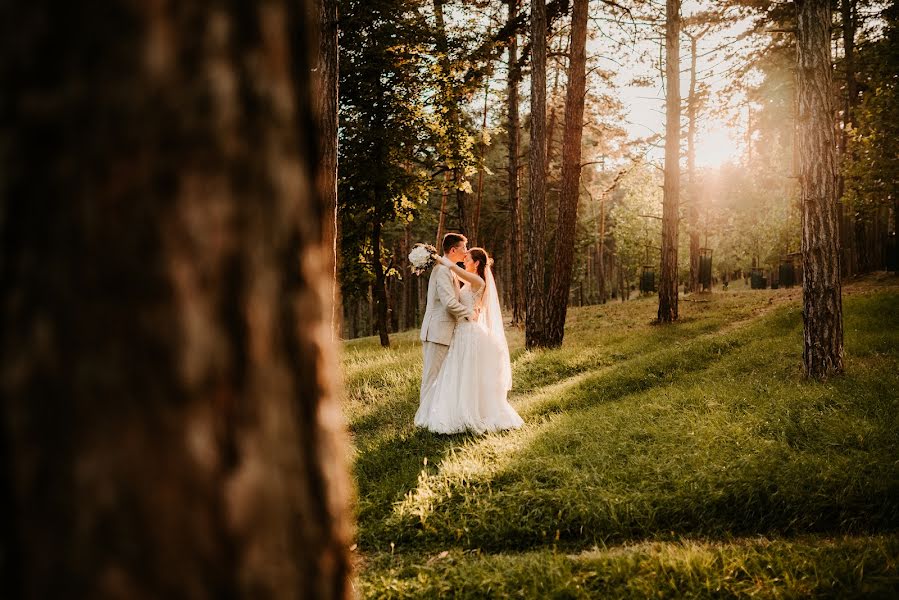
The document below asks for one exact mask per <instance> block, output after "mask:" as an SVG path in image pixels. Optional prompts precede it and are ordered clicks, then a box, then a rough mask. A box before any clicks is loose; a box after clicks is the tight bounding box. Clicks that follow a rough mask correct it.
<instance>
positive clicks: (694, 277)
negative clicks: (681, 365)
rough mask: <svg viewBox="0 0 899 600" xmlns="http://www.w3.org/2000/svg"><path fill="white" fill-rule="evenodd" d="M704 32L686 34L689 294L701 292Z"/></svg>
mask: <svg viewBox="0 0 899 600" xmlns="http://www.w3.org/2000/svg"><path fill="white" fill-rule="evenodd" d="M704 33H705V32H701V33H699V34H697V35H690V34H689V33H688V34H687V35H688V36H689V38H690V95H689V96H688V99H687V118H688V126H687V176H688V177H689V178H690V182H689V184H688V186H687V189H688V190H689V194H688V198H689V202H690V205H689V207H688V219H687V221H688V224H689V229H690V283H689V285H688V289H689V290H690V292H699V291H701V290H702V288H701V287H700V284H699V194H698V193H697V190H698V183H697V181H696V116H697V112H698V109H699V107H698V106H697V105H698V102H699V98H698V96H697V94H696V47H697V45H698V42H699V39H700V38H701V37H702V35H703V34H704Z"/></svg>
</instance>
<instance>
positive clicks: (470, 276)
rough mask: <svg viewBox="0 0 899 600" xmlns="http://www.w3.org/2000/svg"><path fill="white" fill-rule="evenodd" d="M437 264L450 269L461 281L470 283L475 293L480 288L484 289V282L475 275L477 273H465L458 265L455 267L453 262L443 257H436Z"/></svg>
mask: <svg viewBox="0 0 899 600" xmlns="http://www.w3.org/2000/svg"><path fill="white" fill-rule="evenodd" d="M437 262H439V263H440V264H442V265H446V266H447V267H449V269H450V270H451V271H452V272H453V273H455V274H456V276H458V277H459V279H461V280H463V281H467V282H468V283H470V284H471V287H472V288H473V289H474V290H475V291H478V290H479V289H481V288H482V287H484V280H483V279H481V278H480V277H479V276H478V275H477V273H469V272H468V271H466V270H465V269H462V268H460V267H459V265H457V264H456V263H454V262H453V261H451V260H450V259H448V258H447V257H445V256H438V257H437Z"/></svg>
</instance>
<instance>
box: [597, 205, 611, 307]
mask: <svg viewBox="0 0 899 600" xmlns="http://www.w3.org/2000/svg"><path fill="white" fill-rule="evenodd" d="M596 258H597V262H598V263H599V264H598V265H597V272H598V273H599V301H600V302H601V303H602V304H605V303H606V298H607V296H608V292H607V291H606V195H605V194H603V195H602V196H600V197H599V248H598V252H597V257H596Z"/></svg>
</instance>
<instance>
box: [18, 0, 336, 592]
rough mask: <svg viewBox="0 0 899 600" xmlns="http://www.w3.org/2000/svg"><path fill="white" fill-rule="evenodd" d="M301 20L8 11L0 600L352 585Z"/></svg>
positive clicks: (229, 13) (117, 7) (281, 15)
mask: <svg viewBox="0 0 899 600" xmlns="http://www.w3.org/2000/svg"><path fill="white" fill-rule="evenodd" d="M311 15H314V12H313V11H312V7H311V6H310V5H309V4H308V2H283V1H272V2H266V3H262V4H258V5H257V4H239V3H233V4H232V3H225V2H221V3H220V2H216V3H211V4H204V5H197V4H195V3H168V4H166V3H132V2H111V3H105V4H103V5H102V7H101V6H100V5H93V4H91V5H83V4H78V3H68V4H67V3H63V4H59V3H57V2H49V1H46V0H40V1H35V2H31V3H18V4H10V3H5V4H4V5H3V7H2V8H0V23H2V25H0V30H2V35H0V47H2V53H0V57H2V58H0V85H2V89H3V90H4V94H3V98H2V101H0V102H2V104H0V142H2V148H3V150H4V154H3V156H2V163H0V164H2V168H0V173H2V174H3V181H2V183H3V189H2V191H0V227H2V236H0V239H2V244H3V248H2V253H0V257H2V263H0V286H2V298H3V309H2V310H3V313H2V318H3V328H2V329H3V333H2V350H0V351H2V369H3V370H2V376H0V386H2V398H3V400H2V405H0V468H2V471H0V515H2V516H0V518H2V526H0V576H2V577H3V592H4V593H3V596H4V597H5V598H57V597H65V598H112V597H116V598H164V597H180V598H210V599H213V598H215V599H218V598H242V597H247V598H249V597H253V598H261V597H266V598H301V597H309V598H345V597H348V596H349V594H350V592H349V584H348V573H349V568H350V564H349V563H350V561H349V554H348V550H347V545H348V542H349V540H350V537H351V529H350V523H349V513H348V509H347V501H348V495H349V485H348V479H347V475H346V471H345V465H344V451H345V448H344V444H343V441H342V439H341V433H340V417H339V414H340V413H339V407H338V406H337V402H336V397H335V385H336V380H335V377H334V366H335V365H334V353H333V348H332V347H331V339H330V328H329V326H328V322H329V315H330V298H331V283H330V273H331V270H330V269H331V263H330V249H329V248H328V247H326V244H325V243H324V239H323V230H324V223H325V220H326V218H327V219H330V214H329V212H328V211H327V210H326V207H325V203H324V201H323V199H322V198H320V197H319V196H318V195H317V194H316V192H315V190H316V186H315V176H316V170H317V163H318V157H317V155H318V152H319V151H320V146H319V143H318V139H317V136H316V135H315V133H314V131H315V127H316V126H315V118H314V117H313V106H314V100H313V98H312V97H311V93H312V90H313V87H312V82H311V81H310V73H311V66H312V62H311V56H312V50H313V44H314V43H315V40H313V39H310V38H311V36H310V32H311V31H313V29H312V28H313V26H314V23H310V16H311ZM328 210H329V209H328Z"/></svg>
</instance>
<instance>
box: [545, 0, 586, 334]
mask: <svg viewBox="0 0 899 600" xmlns="http://www.w3.org/2000/svg"><path fill="white" fill-rule="evenodd" d="M586 44H587V0H574V6H573V8H572V15H571V42H570V44H569V56H570V59H569V65H568V90H567V95H566V98H565V132H564V136H563V141H562V186H561V192H560V197H559V221H558V227H557V230H556V231H557V233H556V244H555V258H554V261H553V272H552V277H551V281H550V290H549V300H548V305H547V310H546V312H547V317H546V333H545V336H546V344H547V346H550V347H558V346H561V345H562V340H563V338H564V336H565V318H566V316H567V313H568V298H569V296H570V293H571V278H572V266H573V262H574V238H575V233H576V231H575V230H576V227H577V210H578V199H579V197H580V184H581V140H582V136H583V131H584V95H585V90H586V81H587V74H586V65H587V54H586Z"/></svg>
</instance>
